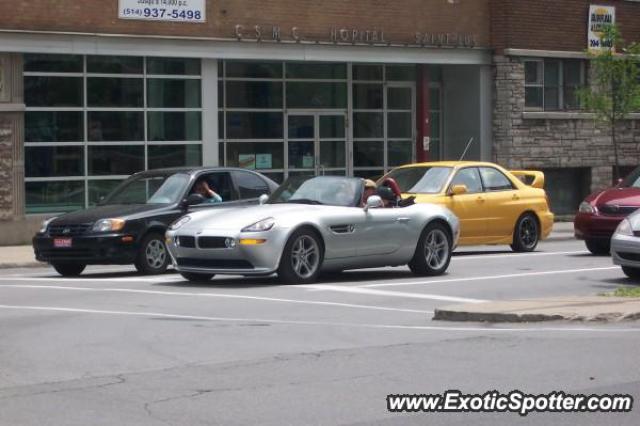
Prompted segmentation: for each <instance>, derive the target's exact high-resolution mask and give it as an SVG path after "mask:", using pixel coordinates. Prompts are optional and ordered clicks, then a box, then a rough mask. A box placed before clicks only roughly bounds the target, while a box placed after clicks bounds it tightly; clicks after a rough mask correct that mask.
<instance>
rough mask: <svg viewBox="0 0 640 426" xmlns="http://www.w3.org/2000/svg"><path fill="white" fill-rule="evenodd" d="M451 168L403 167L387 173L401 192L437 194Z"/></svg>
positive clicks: (387, 176) (445, 181)
mask: <svg viewBox="0 0 640 426" xmlns="http://www.w3.org/2000/svg"><path fill="white" fill-rule="evenodd" d="M451 170H452V168H451V167H404V168H401V169H395V170H392V171H391V172H389V174H387V175H386V176H385V178H393V179H395V181H396V182H397V183H398V186H399V187H400V190H401V191H402V192H409V193H419V194H438V193H440V192H441V191H442V188H443V187H444V185H445V183H447V179H448V177H449V175H450V174H451Z"/></svg>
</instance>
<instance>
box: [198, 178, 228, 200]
mask: <svg viewBox="0 0 640 426" xmlns="http://www.w3.org/2000/svg"><path fill="white" fill-rule="evenodd" d="M202 178H204V179H205V180H206V181H207V184H208V185H209V188H210V189H212V190H213V191H214V192H215V193H216V194H218V195H219V196H220V197H222V201H223V202H225V201H233V200H236V199H237V197H236V193H235V190H234V189H233V184H232V182H231V175H230V174H229V173H227V172H218V173H211V174H208V175H205V176H203V177H200V178H198V180H199V179H202Z"/></svg>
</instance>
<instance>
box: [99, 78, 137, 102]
mask: <svg viewBox="0 0 640 426" xmlns="http://www.w3.org/2000/svg"><path fill="white" fill-rule="evenodd" d="M143 85H144V80H143V79H141V78H109V77H90V78H87V106H89V107H102V108H107V107H112V108H125V107H132V108H140V107H143V106H144V86H143Z"/></svg>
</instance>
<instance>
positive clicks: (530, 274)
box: [357, 266, 620, 288]
mask: <svg viewBox="0 0 640 426" xmlns="http://www.w3.org/2000/svg"><path fill="white" fill-rule="evenodd" d="M614 269H620V267H619V266H607V267H603V268H583V269H563V270H559V271H539V272H522V273H518V274H505V275H488V276H482V277H466V278H447V279H441V280H430V281H409V282H400V283H398V282H395V283H394V282H391V283H380V284H366V285H361V286H357V287H358V288H374V287H395V286H398V287H399V286H405V285H422V284H437V283H457V282H465V281H484V280H500V279H505V278H521V277H535V276H541V275H555V274H576V273H580V272H597V271H612V270H614Z"/></svg>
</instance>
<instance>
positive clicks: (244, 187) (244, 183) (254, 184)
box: [233, 172, 269, 199]
mask: <svg viewBox="0 0 640 426" xmlns="http://www.w3.org/2000/svg"><path fill="white" fill-rule="evenodd" d="M233 177H234V179H235V180H236V185H237V187H238V191H239V192H240V199H245V198H258V197H259V196H261V195H262V194H269V186H268V185H267V182H265V181H264V180H263V179H261V178H260V177H259V176H257V175H254V174H253V173H249V172H234V173H233Z"/></svg>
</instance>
